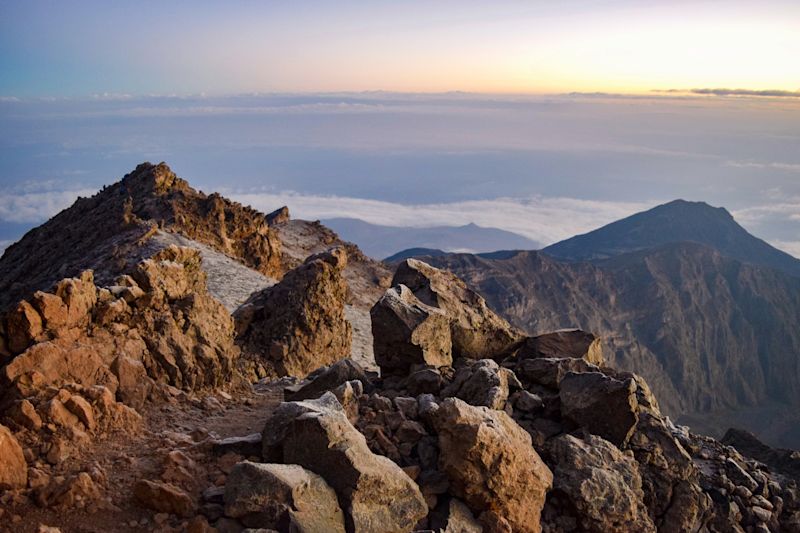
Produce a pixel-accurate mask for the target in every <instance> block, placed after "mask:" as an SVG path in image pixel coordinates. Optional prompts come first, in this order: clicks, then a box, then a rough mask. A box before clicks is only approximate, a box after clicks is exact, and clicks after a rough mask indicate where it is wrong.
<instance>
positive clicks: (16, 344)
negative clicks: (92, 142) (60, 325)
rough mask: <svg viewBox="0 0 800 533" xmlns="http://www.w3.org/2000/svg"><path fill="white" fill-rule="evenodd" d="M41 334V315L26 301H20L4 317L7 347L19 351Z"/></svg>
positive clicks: (15, 351)
mask: <svg viewBox="0 0 800 533" xmlns="http://www.w3.org/2000/svg"><path fill="white" fill-rule="evenodd" d="M41 334H42V317H41V316H40V315H39V313H38V312H37V311H36V309H34V308H33V306H32V305H31V304H29V303H28V302H26V301H24V300H23V301H21V302H20V303H19V304H18V305H17V307H16V308H15V309H14V310H13V311H12V312H11V313H9V314H8V316H7V317H6V337H7V339H8V348H9V349H10V350H11V351H12V352H13V353H20V352H22V351H24V350H25V349H26V348H27V347H28V346H30V345H31V344H32V343H33V342H35V341H36V339H37V338H38V337H39V336H40V335H41Z"/></svg>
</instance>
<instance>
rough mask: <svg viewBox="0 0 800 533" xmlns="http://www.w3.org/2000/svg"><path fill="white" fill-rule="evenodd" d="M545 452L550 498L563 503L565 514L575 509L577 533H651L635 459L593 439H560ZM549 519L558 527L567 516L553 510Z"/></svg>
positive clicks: (600, 440)
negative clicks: (550, 472) (550, 476)
mask: <svg viewBox="0 0 800 533" xmlns="http://www.w3.org/2000/svg"><path fill="white" fill-rule="evenodd" d="M548 450H549V455H550V457H551V458H552V462H551V463H550V464H551V466H552V468H553V479H554V481H553V496H554V497H556V498H555V499H557V500H560V499H562V498H564V499H566V500H567V502H568V503H566V505H565V509H572V508H574V509H575V510H576V516H577V520H578V523H579V525H580V530H581V531H587V532H595V533H625V532H628V531H640V532H648V531H650V532H655V526H654V525H653V521H652V520H651V519H650V516H648V514H647V508H646V507H645V505H644V493H643V491H642V479H641V476H640V475H639V468H638V465H637V463H636V461H635V460H634V459H633V457H631V456H630V455H626V454H624V453H622V452H620V451H619V449H618V448H617V447H615V446H614V445H612V444H611V443H609V442H608V441H606V440H604V439H602V438H600V437H597V436H594V435H587V436H586V437H585V439H583V440H581V439H579V438H576V437H574V436H572V435H562V436H560V437H557V438H555V439H553V440H552V441H550V442H549V444H548ZM548 505H550V503H549V502H548ZM553 514H554V515H555V520H556V523H558V521H559V519H563V516H564V515H568V514H569V511H566V510H558V509H556V510H554V511H553Z"/></svg>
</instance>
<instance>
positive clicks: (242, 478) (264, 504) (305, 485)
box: [225, 462, 344, 533]
mask: <svg viewBox="0 0 800 533" xmlns="http://www.w3.org/2000/svg"><path fill="white" fill-rule="evenodd" d="M225 514H226V515H228V516H230V517H232V518H237V519H239V521H241V522H242V523H243V524H244V525H245V526H247V527H251V528H265V529H275V530H279V531H303V532H307V533H328V532H330V533H337V532H341V533H344V514H343V513H342V510H341V509H340V508H339V502H338V500H337V499H336V493H335V492H334V491H333V489H331V488H330V487H329V486H328V484H327V483H325V480H324V479H322V478H321V477H320V476H318V475H317V474H314V473H313V472H310V471H308V470H306V469H304V468H303V467H301V466H298V465H280V464H257V463H250V462H243V463H239V464H237V465H236V466H235V467H234V468H233V470H232V471H231V473H230V475H229V476H228V480H227V482H226V484H225Z"/></svg>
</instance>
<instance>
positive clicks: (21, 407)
mask: <svg viewBox="0 0 800 533" xmlns="http://www.w3.org/2000/svg"><path fill="white" fill-rule="evenodd" d="M6 414H7V415H8V417H9V418H10V419H11V420H13V421H14V422H15V423H16V424H18V425H19V426H22V427H25V428H28V429H30V430H32V431H38V430H39V429H41V427H42V417H40V416H39V413H37V412H36V408H35V407H34V406H33V404H32V403H31V402H29V401H28V400H20V401H18V402H16V403H14V405H12V406H11V408H10V409H9V410H8V412H7V413H6Z"/></svg>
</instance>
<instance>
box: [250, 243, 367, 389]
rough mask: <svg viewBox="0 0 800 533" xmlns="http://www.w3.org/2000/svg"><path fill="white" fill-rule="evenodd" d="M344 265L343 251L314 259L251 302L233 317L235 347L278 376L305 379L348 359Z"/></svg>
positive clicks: (339, 250)
mask: <svg viewBox="0 0 800 533" xmlns="http://www.w3.org/2000/svg"><path fill="white" fill-rule="evenodd" d="M346 265H347V254H346V252H345V251H344V249H342V248H336V249H333V250H331V251H329V252H324V253H321V254H317V255H313V256H311V257H309V258H308V259H306V261H305V263H303V264H302V265H301V266H299V267H297V268H295V269H294V270H291V271H289V272H288V273H287V274H286V276H284V278H283V280H282V281H281V282H280V283H278V284H277V285H274V286H272V287H269V288H267V289H264V290H263V291H262V292H260V293H258V294H256V295H254V296H252V297H251V298H250V300H249V301H248V303H246V304H245V305H244V306H242V308H241V309H240V310H239V311H237V312H236V320H237V331H238V332H239V336H238V340H237V342H239V343H240V344H241V345H242V346H243V348H244V350H245V352H246V353H248V354H252V355H254V356H257V357H259V358H261V360H262V362H263V363H266V364H269V365H270V366H271V368H272V370H273V373H274V374H275V375H278V376H286V375H289V376H295V377H305V376H306V375H308V374H309V373H310V372H311V371H312V370H314V369H316V368H319V367H320V366H324V365H329V364H331V363H333V362H335V361H338V360H340V359H343V358H345V357H348V356H349V355H350V350H351V342H352V328H351V326H350V323H349V322H348V321H347V319H346V318H345V314H344V306H345V301H346V299H347V283H346V282H345V280H344V278H343V277H342V271H343V270H344V268H345V266H346Z"/></svg>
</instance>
